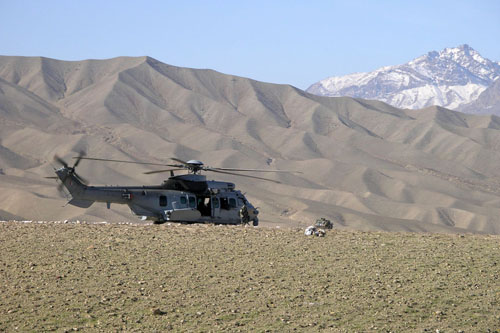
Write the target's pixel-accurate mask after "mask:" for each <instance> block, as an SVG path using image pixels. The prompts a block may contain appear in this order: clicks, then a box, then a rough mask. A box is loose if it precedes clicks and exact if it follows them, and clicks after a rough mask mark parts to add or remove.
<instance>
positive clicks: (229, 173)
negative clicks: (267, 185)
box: [206, 169, 281, 184]
mask: <svg viewBox="0 0 500 333" xmlns="http://www.w3.org/2000/svg"><path fill="white" fill-rule="evenodd" d="M206 171H212V172H217V173H225V174H227V175H234V176H240V177H248V178H255V179H260V180H266V181H268V182H273V183H276V184H281V182H279V181H277V180H274V179H268V178H262V177H255V176H250V175H240V174H239V173H233V172H226V171H219V170H214V169H208V170H206Z"/></svg>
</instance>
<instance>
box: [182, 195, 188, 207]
mask: <svg viewBox="0 0 500 333" xmlns="http://www.w3.org/2000/svg"><path fill="white" fill-rule="evenodd" d="M186 204H187V199H186V197H184V196H182V197H181V205H183V206H185V205H186Z"/></svg>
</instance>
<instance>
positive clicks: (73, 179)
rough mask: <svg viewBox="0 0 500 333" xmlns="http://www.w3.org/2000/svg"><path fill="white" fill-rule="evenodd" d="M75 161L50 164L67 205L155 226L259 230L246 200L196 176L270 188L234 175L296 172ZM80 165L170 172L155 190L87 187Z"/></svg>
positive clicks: (81, 157)
mask: <svg viewBox="0 0 500 333" xmlns="http://www.w3.org/2000/svg"><path fill="white" fill-rule="evenodd" d="M74 159H76V161H75V163H74V164H73V166H69V164H68V163H67V162H66V161H64V160H63V159H62V158H60V157H59V156H57V155H56V156H55V157H54V160H55V161H57V162H58V163H59V164H61V165H62V167H61V168H59V169H55V173H56V175H57V177H47V178H55V179H59V180H60V181H61V184H60V185H59V189H60V190H62V187H66V189H67V190H68V191H69V193H70V194H71V197H72V198H71V200H70V201H69V202H68V203H69V204H71V205H74V206H77V207H81V208H88V207H90V206H91V205H92V204H93V203H94V202H105V203H106V205H107V208H108V209H109V208H110V207H111V204H112V203H116V204H125V205H128V206H129V207H130V210H131V211H132V212H133V213H134V214H135V215H137V216H138V217H140V218H141V220H152V221H153V222H154V223H156V224H159V223H164V222H166V221H173V222H208V223H217V224H242V223H244V224H247V223H250V222H252V224H253V226H257V225H258V224H259V218H258V214H259V211H258V210H257V209H256V208H255V207H254V206H253V205H252V204H251V203H250V202H249V201H248V200H247V199H246V198H245V196H244V195H243V193H241V191H239V190H236V189H235V185H234V183H230V182H222V181H214V180H207V179H206V176H205V175H201V174H200V173H201V171H210V172H216V173H222V174H230V175H237V176H242V177H249V178H254V179H260V180H264V181H271V182H274V183H280V182H278V181H276V180H272V179H267V178H262V177H256V176H250V175H246V174H238V173H236V172H285V173H290V172H294V171H285V170H261V169H235V168H212V167H208V166H205V165H204V164H203V162H201V161H198V160H189V161H183V160H180V159H178V158H172V160H173V161H175V162H177V164H159V163H147V162H135V161H124V160H112V159H103V158H92V157H86V156H85V153H84V152H81V153H80V154H79V156H77V157H74ZM82 160H93V161H101V162H117V163H134V164H143V165H155V166H163V167H165V166H166V167H169V169H162V170H156V171H149V172H144V173H145V174H154V173H161V172H170V177H169V178H168V179H167V180H165V181H163V183H162V184H161V185H156V186H89V185H88V182H87V181H86V180H85V179H84V178H82V177H81V176H79V175H78V174H77V173H76V171H75V169H76V167H77V166H78V164H79V163H80V162H81V161H82ZM181 170H187V171H188V173H187V174H183V175H174V172H175V171H181Z"/></svg>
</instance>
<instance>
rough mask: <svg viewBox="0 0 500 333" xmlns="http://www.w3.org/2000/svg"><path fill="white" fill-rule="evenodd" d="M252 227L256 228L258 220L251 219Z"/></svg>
mask: <svg viewBox="0 0 500 333" xmlns="http://www.w3.org/2000/svg"><path fill="white" fill-rule="evenodd" d="M252 225H253V226H254V227H256V226H258V225H259V219H258V218H255V219H253V220H252Z"/></svg>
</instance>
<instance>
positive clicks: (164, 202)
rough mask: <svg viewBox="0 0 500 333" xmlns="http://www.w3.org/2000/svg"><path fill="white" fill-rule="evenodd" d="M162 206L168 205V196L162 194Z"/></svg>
mask: <svg viewBox="0 0 500 333" xmlns="http://www.w3.org/2000/svg"><path fill="white" fill-rule="evenodd" d="M160 206H161V207H165V206H167V197H166V196H164V195H160Z"/></svg>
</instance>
